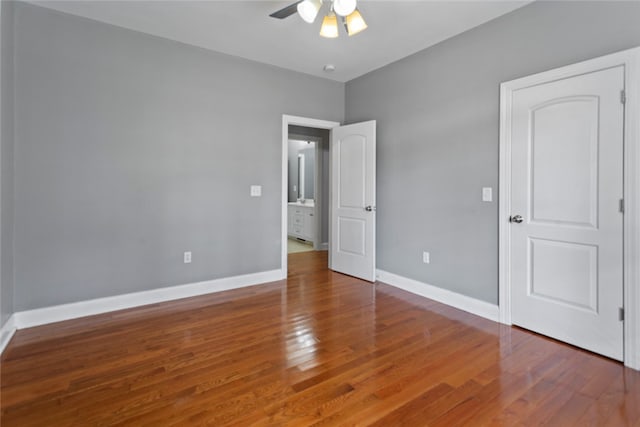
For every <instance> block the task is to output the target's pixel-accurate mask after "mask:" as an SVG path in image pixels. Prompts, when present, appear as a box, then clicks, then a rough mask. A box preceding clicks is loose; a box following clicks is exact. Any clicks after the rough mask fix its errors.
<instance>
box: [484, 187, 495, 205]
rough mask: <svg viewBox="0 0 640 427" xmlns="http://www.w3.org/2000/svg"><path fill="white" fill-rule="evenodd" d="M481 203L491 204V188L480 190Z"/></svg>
mask: <svg viewBox="0 0 640 427" xmlns="http://www.w3.org/2000/svg"><path fill="white" fill-rule="evenodd" d="M482 201H483V202H492V201H493V188H491V187H483V188H482Z"/></svg>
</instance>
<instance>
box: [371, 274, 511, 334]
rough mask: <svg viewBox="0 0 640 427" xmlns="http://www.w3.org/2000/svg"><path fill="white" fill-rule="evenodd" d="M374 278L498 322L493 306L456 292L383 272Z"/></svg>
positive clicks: (497, 313)
mask: <svg viewBox="0 0 640 427" xmlns="http://www.w3.org/2000/svg"><path fill="white" fill-rule="evenodd" d="M376 278H377V280H379V281H380V282H383V283H386V284H388V285H391V286H394V287H396V288H400V289H403V290H405V291H407V292H411V293H413V294H416V295H420V296H423V297H425V298H429V299H432V300H434V301H438V302H441V303H443V304H446V305H449V306H451V307H455V308H458V309H460V310H464V311H466V312H469V313H471V314H475V315H476V316H480V317H484V318H485V319H489V320H493V321H494V322H499V319H500V310H499V309H498V306H497V305H495V304H490V303H488V302H485V301H481V300H478V299H475V298H471V297H468V296H465V295H462V294H458V293H456V292H452V291H448V290H446V289H442V288H438V287H436V286H433V285H429V284H427V283H423V282H419V281H417V280H413V279H409V278H407V277H402V276H398V275H397V274H393V273H389V272H387V271H383V270H376Z"/></svg>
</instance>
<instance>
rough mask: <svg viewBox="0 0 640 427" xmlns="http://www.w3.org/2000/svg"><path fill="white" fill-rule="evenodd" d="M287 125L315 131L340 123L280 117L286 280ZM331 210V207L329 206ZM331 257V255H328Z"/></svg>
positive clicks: (284, 271) (283, 270)
mask: <svg viewBox="0 0 640 427" xmlns="http://www.w3.org/2000/svg"><path fill="white" fill-rule="evenodd" d="M289 125H297V126H306V127H311V128H317V129H333V128H334V127H336V126H340V122H332V121H328V120H318V119H310V118H308V117H299V116H290V115H288V114H283V115H282V164H281V169H282V186H281V187H282V201H281V205H282V212H281V213H280V217H281V218H280V227H281V233H280V235H281V238H280V279H286V278H287V228H288V227H287V203H288V202H289V189H288V184H289V177H288V176H287V174H288V169H289V167H288V164H287V162H288V160H289V159H288V157H289V153H288V148H289V146H288V144H289ZM329 208H331V205H329ZM329 255H331V254H329Z"/></svg>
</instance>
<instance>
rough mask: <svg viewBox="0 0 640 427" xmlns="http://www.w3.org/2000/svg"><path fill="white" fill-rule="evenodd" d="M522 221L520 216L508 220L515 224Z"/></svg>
mask: <svg viewBox="0 0 640 427" xmlns="http://www.w3.org/2000/svg"><path fill="white" fill-rule="evenodd" d="M522 221H524V218H522V215H514V216H512V217H510V218H509V222H515V223H516V224H520V223H521V222H522Z"/></svg>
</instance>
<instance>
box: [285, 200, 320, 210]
mask: <svg viewBox="0 0 640 427" xmlns="http://www.w3.org/2000/svg"><path fill="white" fill-rule="evenodd" d="M289 206H300V207H303V208H304V207H307V208H313V207H315V201H313V200H307V201H306V202H304V203H300V202H289Z"/></svg>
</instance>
